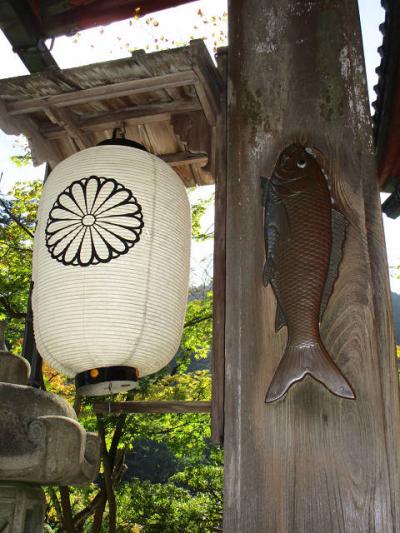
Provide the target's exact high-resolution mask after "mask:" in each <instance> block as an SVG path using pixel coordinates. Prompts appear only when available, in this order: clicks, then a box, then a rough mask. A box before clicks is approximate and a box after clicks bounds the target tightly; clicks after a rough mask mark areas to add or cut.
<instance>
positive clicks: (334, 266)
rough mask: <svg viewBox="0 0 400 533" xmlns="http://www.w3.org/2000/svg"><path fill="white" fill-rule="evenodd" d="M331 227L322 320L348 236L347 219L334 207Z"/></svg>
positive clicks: (321, 309) (322, 302)
mask: <svg viewBox="0 0 400 533" xmlns="http://www.w3.org/2000/svg"><path fill="white" fill-rule="evenodd" d="M331 228H332V245H331V255H330V261H329V270H328V275H327V278H326V282H325V286H324V291H323V294H322V299H321V306H320V315H319V316H320V320H322V317H323V315H324V312H325V310H326V308H327V307H328V302H329V299H330V297H331V295H332V292H333V287H334V285H335V281H336V279H337V277H338V273H339V265H340V262H341V260H342V256H343V245H344V241H345V238H346V228H347V220H346V219H345V217H344V216H343V215H342V213H340V211H337V210H336V209H332V212H331Z"/></svg>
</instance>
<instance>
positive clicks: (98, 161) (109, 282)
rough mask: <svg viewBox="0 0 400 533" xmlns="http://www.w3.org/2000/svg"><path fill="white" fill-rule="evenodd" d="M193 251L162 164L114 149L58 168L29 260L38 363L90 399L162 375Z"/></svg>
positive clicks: (178, 190)
mask: <svg viewBox="0 0 400 533" xmlns="http://www.w3.org/2000/svg"><path fill="white" fill-rule="evenodd" d="M126 142H128V141H126ZM190 241H191V223H190V206H189V201H188V197H187V194H186V189H185V187H184V185H183V183H182V181H181V180H180V178H179V177H178V176H177V174H176V173H175V172H174V171H173V170H172V169H171V168H170V167H169V166H168V165H167V164H166V163H164V162H163V161H162V160H161V159H159V158H158V157H156V156H154V155H152V154H150V153H148V152H146V151H144V150H142V149H138V148H133V147H131V146H124V145H119V144H117V145H116V144H111V145H103V146H97V147H93V148H88V149H86V150H83V151H81V152H79V153H76V154H74V155H73V156H71V157H69V158H68V159H66V160H64V161H63V162H62V163H60V164H59V165H58V166H57V167H56V168H55V169H54V170H53V171H52V172H51V174H50V175H49V177H48V179H47V181H46V183H45V185H44V189H43V193H42V198H41V201H40V206H39V212H38V224H37V229H36V235H35V245H34V254H33V282H34V284H33V294H32V305H33V317H34V333H35V339H36V344H37V347H38V350H39V353H40V354H41V355H42V357H43V358H44V359H45V360H47V361H48V362H49V364H50V365H51V366H53V367H54V368H56V369H58V370H60V371H62V372H64V373H65V374H67V375H68V376H76V383H77V386H78V389H79V390H80V392H81V393H82V394H90V395H101V394H107V393H108V392H109V390H110V387H111V392H117V391H120V390H128V389H129V388H132V387H133V386H134V385H135V384H136V382H137V379H138V378H139V377H143V376H146V375H148V374H152V373H153V372H156V371H158V370H160V369H161V368H163V367H164V366H165V365H166V364H168V362H169V361H170V360H171V359H172V358H173V356H174V355H175V353H176V351H177V349H178V347H179V343H180V339H181V335H182V329H183V322H184V317H185V310H186V302H187V292H188V280H189V262H190Z"/></svg>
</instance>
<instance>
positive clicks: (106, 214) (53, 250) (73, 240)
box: [46, 176, 144, 267]
mask: <svg viewBox="0 0 400 533" xmlns="http://www.w3.org/2000/svg"><path fill="white" fill-rule="evenodd" d="M143 226H144V222H143V213H142V208H141V206H140V204H139V203H138V201H137V200H136V198H135V197H134V196H133V194H132V191H130V190H129V189H127V188H126V187H124V186H123V185H121V183H118V182H117V181H116V180H114V179H112V178H99V177H97V176H90V177H88V178H83V179H80V180H77V181H74V182H73V183H71V185H69V186H68V187H67V188H66V189H65V190H64V191H62V192H61V193H60V194H59V195H58V197H57V200H56V201H55V202H54V205H53V207H52V208H51V210H50V213H49V218H48V221H47V226H46V246H47V249H48V251H49V253H50V255H51V257H52V258H53V259H56V260H57V261H59V262H60V263H62V264H64V265H72V266H81V267H86V266H90V265H97V264H99V263H108V262H109V261H111V260H112V259H115V258H116V257H119V256H120V255H123V254H126V253H127V252H128V251H129V250H130V249H131V248H132V247H133V246H135V244H136V243H137V242H139V240H140V235H141V233H142V229H143Z"/></svg>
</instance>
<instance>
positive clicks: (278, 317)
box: [275, 299, 287, 332]
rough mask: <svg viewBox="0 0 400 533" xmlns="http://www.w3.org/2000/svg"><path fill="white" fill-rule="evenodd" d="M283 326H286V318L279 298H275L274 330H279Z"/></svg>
mask: <svg viewBox="0 0 400 533" xmlns="http://www.w3.org/2000/svg"><path fill="white" fill-rule="evenodd" d="M283 326H287V320H286V317H285V313H284V312H283V309H282V306H281V304H280V303H279V300H278V299H277V300H276V314H275V332H277V331H279V330H280V329H281V328H283Z"/></svg>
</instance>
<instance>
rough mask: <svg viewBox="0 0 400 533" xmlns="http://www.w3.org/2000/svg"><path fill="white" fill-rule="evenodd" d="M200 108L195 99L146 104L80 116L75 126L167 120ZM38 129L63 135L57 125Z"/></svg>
mask: <svg viewBox="0 0 400 533" xmlns="http://www.w3.org/2000/svg"><path fill="white" fill-rule="evenodd" d="M200 109H201V104H200V103H199V102H198V101H197V100H191V101H187V102H182V101H180V102H165V103H163V104H159V103H156V104H148V105H146V106H137V107H132V108H130V109H121V110H118V111H108V112H102V113H98V114H96V115H94V116H92V117H89V118H81V119H79V121H77V122H76V126H77V127H78V128H79V130H81V131H97V130H99V129H105V128H106V127H107V126H110V127H117V126H118V125H122V123H124V122H129V124H130V125H133V124H135V123H136V124H145V123H151V122H161V121H164V120H169V118H170V115H171V114H179V113H190V112H192V111H198V110H200ZM40 131H41V132H42V133H43V135H44V136H45V137H46V138H47V139H59V138H61V137H63V136H64V135H65V133H64V130H63V129H62V128H60V127H57V126H45V127H42V128H41V130H40Z"/></svg>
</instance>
